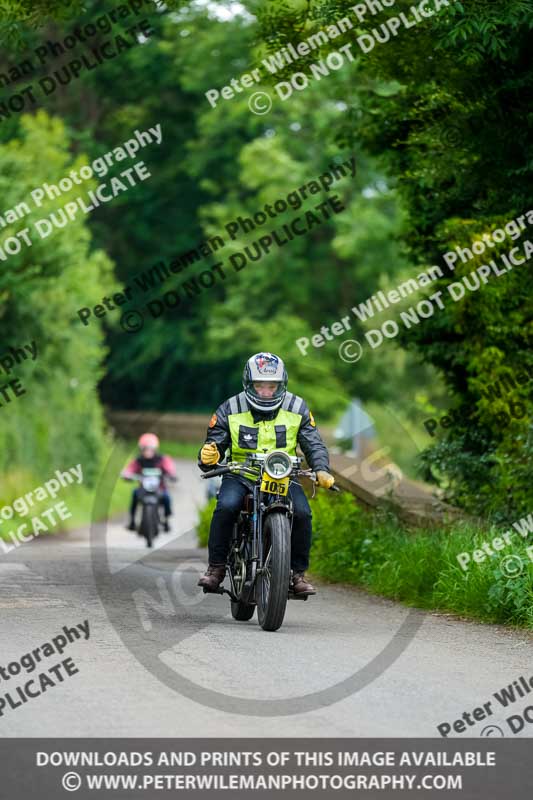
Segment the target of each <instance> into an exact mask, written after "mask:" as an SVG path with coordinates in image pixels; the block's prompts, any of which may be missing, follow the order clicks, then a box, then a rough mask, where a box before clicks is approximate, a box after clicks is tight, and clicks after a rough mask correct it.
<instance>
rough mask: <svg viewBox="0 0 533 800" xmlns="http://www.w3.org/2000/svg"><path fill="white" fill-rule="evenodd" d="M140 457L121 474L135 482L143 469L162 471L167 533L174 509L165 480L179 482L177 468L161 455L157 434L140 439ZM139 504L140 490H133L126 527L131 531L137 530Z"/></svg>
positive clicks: (167, 457)
mask: <svg viewBox="0 0 533 800" xmlns="http://www.w3.org/2000/svg"><path fill="white" fill-rule="evenodd" d="M138 444H139V455H138V456H137V458H134V459H133V460H132V461H130V463H129V464H128V465H127V467H125V468H124V469H123V470H122V472H121V473H120V475H121V477H122V478H125V479H126V480H134V479H135V478H136V477H137V476H138V475H142V471H143V469H160V470H161V483H160V484H159V488H160V492H161V494H160V501H161V503H162V505H163V509H164V511H165V522H164V529H165V531H167V532H168V531H169V530H170V526H169V524H168V518H169V517H170V516H171V515H172V507H171V504H170V495H169V493H168V491H167V486H166V480H165V478H170V480H172V481H175V480H177V477H176V468H175V466H174V462H173V461H172V459H171V458H169V456H164V455H161V454H160V453H159V452H158V450H159V439H158V437H157V436H156V435H155V433H143V434H142V436H141V437H140V439H139V443H138ZM138 502H139V488H137V489H134V490H133V494H132V496H131V505H130V521H129V524H128V525H126V528H127V529H128V530H129V531H134V530H136V527H135V511H136V509H137V504H138Z"/></svg>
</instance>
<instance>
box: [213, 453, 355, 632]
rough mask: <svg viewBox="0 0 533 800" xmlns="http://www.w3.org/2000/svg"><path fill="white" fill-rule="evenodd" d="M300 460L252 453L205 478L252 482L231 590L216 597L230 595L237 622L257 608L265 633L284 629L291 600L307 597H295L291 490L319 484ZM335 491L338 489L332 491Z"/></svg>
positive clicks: (232, 563) (235, 543) (233, 558)
mask: <svg viewBox="0 0 533 800" xmlns="http://www.w3.org/2000/svg"><path fill="white" fill-rule="evenodd" d="M302 461H303V459H302V458H299V457H298V456H290V455H288V454H287V453H285V452H283V451H282V450H274V451H272V452H270V453H266V454H260V453H253V454H251V455H249V456H248V458H247V459H246V461H244V462H230V463H228V464H225V465H223V466H220V467H216V468H215V469H212V470H210V471H209V472H204V474H203V475H202V478H205V479H207V478H214V477H215V476H216V475H226V474H228V473H233V474H236V475H243V476H245V477H246V478H248V479H249V480H250V481H253V486H252V487H251V489H250V493H249V494H248V495H246V497H245V498H244V503H243V508H242V510H241V512H240V514H239V518H238V520H237V522H236V523H235V525H234V528H233V535H232V542H231V548H230V551H229V555H228V562H227V574H228V576H229V581H230V589H224V588H222V587H219V588H218V590H217V593H218V594H228V595H229V596H230V599H231V613H232V616H233V618H234V619H236V620H250V619H251V618H252V617H253V615H254V611H255V608H256V606H257V616H258V620H259V624H260V626H261V627H262V628H263V630H265V631H276V630H278V628H280V627H281V624H282V622H283V618H284V616H285V610H286V607H287V600H288V599H295V600H296V599H298V600H300V599H301V600H307V597H308V596H307V595H305V596H304V597H299V596H298V595H296V594H295V593H294V590H293V586H292V579H291V568H290V563H291V528H292V515H293V507H292V501H291V499H290V497H289V496H288V492H289V485H290V482H291V479H295V478H297V477H307V478H310V479H311V480H312V481H315V480H316V476H315V473H314V472H313V471H312V470H310V469H307V470H304V469H300V465H301V463H302ZM313 490H314V486H313ZM331 491H339V489H338V488H337V487H336V486H332V487H331ZM205 591H206V590H205V589H204V592H205Z"/></svg>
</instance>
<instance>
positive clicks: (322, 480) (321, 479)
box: [316, 469, 335, 489]
mask: <svg viewBox="0 0 533 800" xmlns="http://www.w3.org/2000/svg"><path fill="white" fill-rule="evenodd" d="M316 480H317V483H318V485H319V486H321V487H322V488H323V489H330V488H331V487H332V486H333V484H334V483H335V478H334V477H333V475H330V474H329V472H325V471H324V470H323V469H319V470H318V472H317V474H316Z"/></svg>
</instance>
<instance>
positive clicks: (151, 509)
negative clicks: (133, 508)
mask: <svg viewBox="0 0 533 800" xmlns="http://www.w3.org/2000/svg"><path fill="white" fill-rule="evenodd" d="M158 528H159V514H158V511H157V507H156V506H155V505H145V506H143V513H142V517H141V525H140V527H139V533H140V534H141V536H144V538H145V539H146V544H147V546H148V547H152V544H153V541H154V538H155V536H156V535H157V532H158Z"/></svg>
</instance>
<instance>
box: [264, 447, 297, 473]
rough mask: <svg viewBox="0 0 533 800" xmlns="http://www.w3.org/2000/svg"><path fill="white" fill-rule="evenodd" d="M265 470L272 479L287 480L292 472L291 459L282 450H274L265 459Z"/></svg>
mask: <svg viewBox="0 0 533 800" xmlns="http://www.w3.org/2000/svg"><path fill="white" fill-rule="evenodd" d="M265 470H266V471H267V472H268V474H269V475H270V477H271V478H286V477H287V475H290V474H291V472H292V460H291V457H290V456H288V455H287V453H284V452H283V451H282V450H274V452H273V453H269V454H268V456H267V457H266V458H265Z"/></svg>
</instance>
